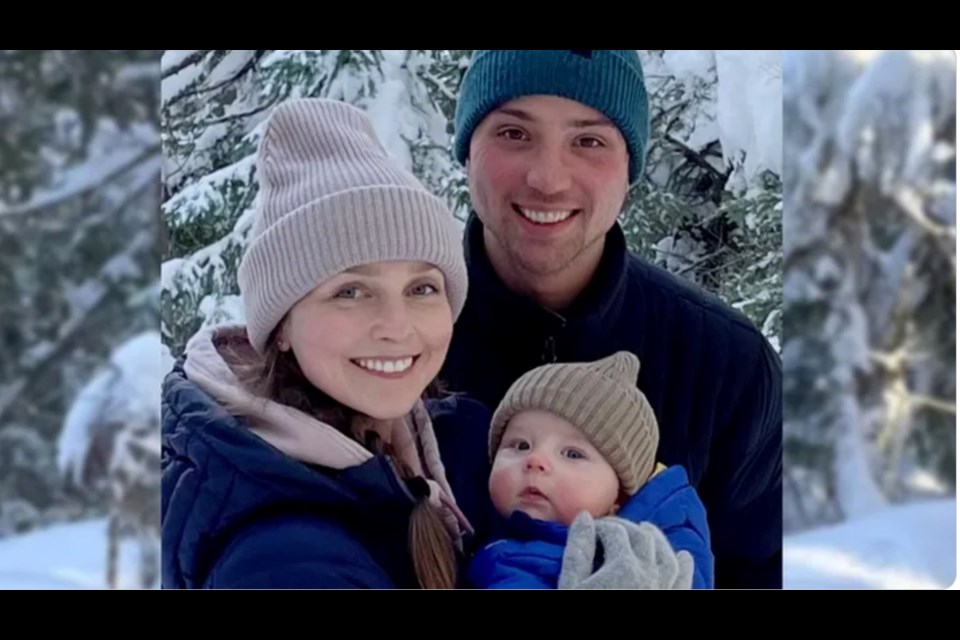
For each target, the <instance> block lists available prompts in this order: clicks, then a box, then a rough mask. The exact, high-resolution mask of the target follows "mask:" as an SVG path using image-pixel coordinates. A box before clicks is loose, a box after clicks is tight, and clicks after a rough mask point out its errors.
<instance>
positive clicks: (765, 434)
mask: <svg viewBox="0 0 960 640" xmlns="http://www.w3.org/2000/svg"><path fill="white" fill-rule="evenodd" d="M648 132H649V125H648V103H647V94H646V90H645V85H644V77H643V71H642V69H641V66H640V60H639V57H638V56H637V52H636V51H630V50H623V51H613V50H610V51H603V50H575V51H564V50H558V51H519V50H513V51H509V50H486V51H477V52H475V54H474V57H473V59H472V61H471V64H470V67H469V68H468V70H467V72H466V74H465V76H464V79H463V83H462V86H461V90H460V96H459V103H458V105H457V113H456V132H455V135H456V153H457V157H458V159H459V160H460V161H461V162H462V163H463V164H464V165H465V166H466V169H467V173H468V176H469V184H470V193H471V198H472V203H473V212H472V213H471V215H470V218H469V220H468V223H467V230H466V237H465V249H466V252H467V260H468V266H469V275H470V291H469V294H468V298H467V303H466V307H465V309H464V312H463V314H462V315H461V317H460V319H459V321H458V322H457V325H456V329H455V334H454V341H453V344H452V346H451V349H450V353H449V356H448V359H447V365H446V368H445V370H444V371H443V372H442V374H441V375H442V379H443V380H444V382H445V383H446V385H447V386H448V388H450V390H452V391H461V392H464V393H466V394H468V395H471V396H473V397H476V398H478V399H480V400H481V401H483V402H484V403H486V404H487V406H488V407H491V408H492V407H495V406H496V405H497V404H498V403H499V401H500V400H501V398H502V397H503V395H504V393H505V392H506V390H507V388H508V387H509V386H510V384H511V383H512V382H513V381H514V380H516V379H517V378H518V377H520V376H521V375H522V374H523V373H524V372H526V371H529V370H530V369H532V368H534V367H536V366H538V365H541V364H543V363H546V362H557V361H559V362H578V361H579V362H586V361H593V360H598V359H600V358H602V357H605V356H608V355H610V354H613V353H615V352H617V351H619V350H628V351H631V352H633V353H635V354H636V355H637V356H638V357H639V359H640V376H639V379H638V383H637V384H638V387H639V388H640V389H641V390H642V391H643V392H644V393H645V394H646V396H647V398H648V399H649V401H650V403H651V405H652V407H653V409H654V411H655V413H656V415H657V418H658V420H659V421H660V424H661V429H662V436H661V443H660V448H659V450H658V460H659V461H661V462H663V463H665V464H667V465H671V464H680V465H682V466H683V467H684V468H685V469H686V471H687V473H688V474H689V477H690V482H691V483H692V484H693V485H694V486H695V487H696V488H697V490H698V492H699V493H700V495H701V497H702V499H703V501H704V504H705V506H706V509H707V514H708V518H709V523H710V527H711V543H712V547H713V549H714V553H715V556H716V586H717V588H730V587H735V588H781V587H782V568H781V562H782V560H781V553H782V544H783V543H782V494H781V486H782V481H781V474H782V446H783V445H782V412H781V406H782V405H781V369H780V363H779V359H778V358H777V356H776V353H775V352H774V351H773V350H772V349H771V347H770V345H769V343H768V342H767V341H766V340H765V339H764V337H763V335H762V334H761V333H760V332H759V331H757V329H756V328H755V327H754V326H753V325H752V324H751V323H750V322H749V321H748V320H747V319H746V318H745V317H744V316H742V315H741V314H739V313H737V312H735V311H734V310H732V309H729V308H728V307H726V306H724V305H723V304H722V303H720V302H719V301H718V300H717V299H716V298H714V297H712V296H709V295H707V294H705V293H703V292H701V291H699V290H698V289H696V288H695V287H694V286H692V285H691V284H690V283H688V282H687V281H685V280H683V279H681V278H679V277H675V276H673V275H671V274H669V273H667V272H666V271H664V270H662V269H659V268H657V267H655V266H652V265H650V264H647V263H645V262H643V261H642V260H641V259H640V258H638V257H637V256H635V255H632V254H630V253H628V250H627V248H626V243H625V239H624V234H623V231H622V230H621V228H620V226H619V225H618V224H617V217H618V216H619V213H620V211H621V208H622V207H623V205H624V202H625V199H626V195H627V190H628V188H629V186H630V185H631V184H634V183H635V182H636V181H637V180H639V178H640V177H641V175H642V172H643V168H644V152H645V148H646V145H647V139H648Z"/></svg>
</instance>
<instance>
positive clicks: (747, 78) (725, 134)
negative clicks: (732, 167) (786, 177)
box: [714, 50, 783, 185]
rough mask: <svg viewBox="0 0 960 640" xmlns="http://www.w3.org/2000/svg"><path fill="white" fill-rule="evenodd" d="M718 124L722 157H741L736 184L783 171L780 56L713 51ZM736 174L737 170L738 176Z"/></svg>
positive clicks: (732, 159)
mask: <svg viewBox="0 0 960 640" xmlns="http://www.w3.org/2000/svg"><path fill="white" fill-rule="evenodd" d="M714 55H715V57H716V67H717V121H718V123H719V126H720V144H721V146H722V147H723V153H724V158H725V159H726V160H727V162H728V163H735V162H736V161H737V160H738V154H739V153H740V152H743V153H744V154H745V157H744V161H743V162H744V163H743V167H742V174H741V177H740V180H742V181H743V182H744V184H745V185H749V184H750V183H751V182H752V181H753V179H754V178H755V177H757V175H758V174H759V173H760V172H762V171H764V170H770V171H773V172H774V173H776V174H777V175H781V174H782V168H783V70H782V62H781V55H782V54H781V52H780V51H779V50H773V51H715V52H714ZM738 173H739V172H738Z"/></svg>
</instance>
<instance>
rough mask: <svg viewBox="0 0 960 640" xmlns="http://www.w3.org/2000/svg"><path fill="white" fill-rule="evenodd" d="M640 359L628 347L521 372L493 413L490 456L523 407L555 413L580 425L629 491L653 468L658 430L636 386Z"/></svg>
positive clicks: (525, 409) (644, 399) (633, 489)
mask: <svg viewBox="0 0 960 640" xmlns="http://www.w3.org/2000/svg"><path fill="white" fill-rule="evenodd" d="M639 372H640V361H639V360H638V359H637V357H636V356H635V355H634V354H632V353H629V352H627V351H620V352H618V353H615V354H614V355H612V356H609V357H607V358H603V359H602V360H598V361H596V362H591V363H579V362H575V363H560V364H548V365H544V366H541V367H537V368H536V369H533V370H531V371H529V372H527V373H526V374H524V375H523V376H521V377H520V378H519V379H518V380H517V381H516V382H514V383H513V385H512V386H511V387H510V389H509V390H508V391H507V394H506V395H505V396H504V398H503V400H502V401H501V403H500V406H499V407H497V410H496V411H495V412H494V415H493V420H492V423H491V428H490V456H491V457H494V456H495V455H496V451H497V449H498V448H499V447H500V440H501V439H502V438H503V433H504V431H506V428H507V425H508V423H509V422H510V420H511V419H512V418H513V417H514V416H516V415H517V414H518V413H520V412H522V411H530V410H541V411H549V412H551V413H554V414H556V415H558V416H560V417H562V418H564V419H565V420H566V421H567V422H569V423H570V424H572V425H573V426H574V427H576V428H578V429H580V430H581V431H582V432H583V433H584V435H585V436H586V437H587V439H588V440H589V441H590V443H591V444H592V445H593V446H594V447H596V448H597V450H598V451H599V452H600V453H601V455H603V456H604V458H605V459H606V460H607V462H608V463H610V466H612V467H613V469H614V470H615V471H616V472H617V475H618V476H619V478H620V483H621V485H622V486H623V489H624V491H626V492H627V493H628V494H632V493H634V492H635V491H636V490H637V489H639V488H640V487H641V486H643V484H644V483H645V482H646V481H647V479H648V478H649V477H650V475H651V474H652V473H653V470H654V462H655V458H656V453H657V446H658V444H659V442H660V431H659V427H658V426H657V420H656V417H655V416H654V414H653V409H652V408H651V407H650V403H649V402H647V399H646V397H645V396H644V395H643V393H642V392H641V391H640V390H639V389H638V388H637V386H636V381H637V375H638V374H639Z"/></svg>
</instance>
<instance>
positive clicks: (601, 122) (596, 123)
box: [495, 107, 616, 129]
mask: <svg viewBox="0 0 960 640" xmlns="http://www.w3.org/2000/svg"><path fill="white" fill-rule="evenodd" d="M495 111H496V112H497V113H501V114H503V115H507V116H513V117H514V118H516V119H517V120H523V121H524V122H533V121H534V118H533V116H531V115H530V114H529V113H527V112H526V111H524V110H523V109H517V108H514V107H500V108H498V109H496V110H495ZM567 126H568V127H570V128H573V129H586V128H587V127H612V128H616V125H615V124H613V122H612V121H611V120H610V119H609V118H604V117H599V118H577V119H575V120H569V121H567Z"/></svg>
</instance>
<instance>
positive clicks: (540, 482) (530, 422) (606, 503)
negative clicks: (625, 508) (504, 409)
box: [490, 411, 620, 524]
mask: <svg viewBox="0 0 960 640" xmlns="http://www.w3.org/2000/svg"><path fill="white" fill-rule="evenodd" d="M619 488H620V481H619V479H618V478H617V474H616V472H615V471H614V470H613V467H611V466H610V465H609V464H608V463H607V461H606V460H605V459H604V458H603V456H602V455H600V453H599V452H598V451H597V450H596V449H595V448H594V447H593V445H592V444H590V442H589V441H588V440H587V439H586V437H585V436H583V435H582V434H581V433H580V431H578V430H577V429H576V428H575V427H574V426H573V425H572V424H570V423H569V422H567V421H566V420H564V419H563V418H561V417H559V416H557V415H554V414H552V413H548V412H545V411H524V412H522V413H519V414H517V415H516V416H515V417H514V418H513V419H512V420H511V421H510V424H509V425H507V429H506V431H505V432H504V434H503V439H502V440H501V442H500V448H499V449H498V450H497V454H496V457H495V458H494V460H493V470H492V472H491V474H490V495H491V498H492V499H493V504H494V506H496V508H497V510H498V511H499V512H500V513H501V514H502V515H504V516H509V515H510V514H511V513H512V512H513V511H516V510H519V511H523V512H525V513H526V514H527V515H529V516H531V517H533V518H537V519H539V520H547V521H555V522H562V523H564V524H570V523H571V522H572V521H573V519H574V518H575V517H576V516H577V514H578V513H580V512H581V511H589V512H590V514H591V515H593V516H594V517H595V518H596V517H601V516H604V515H608V514H610V513H612V512H613V511H614V507H615V506H616V502H617V497H618V495H619Z"/></svg>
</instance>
